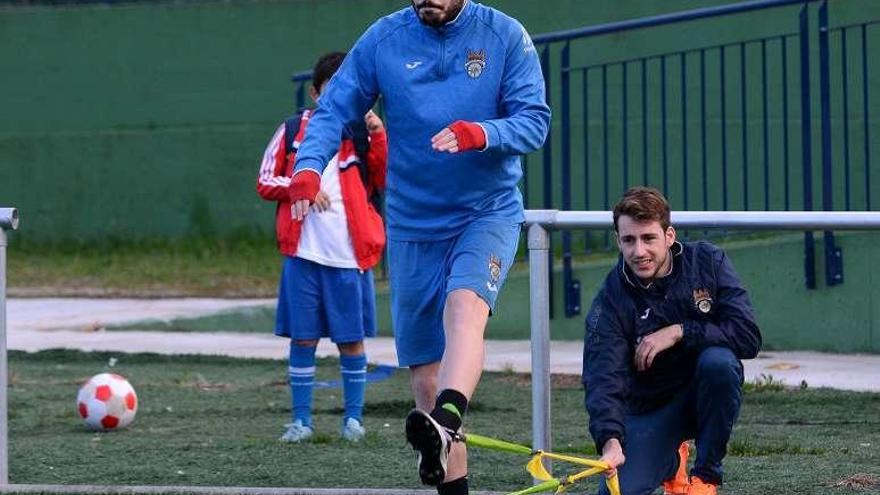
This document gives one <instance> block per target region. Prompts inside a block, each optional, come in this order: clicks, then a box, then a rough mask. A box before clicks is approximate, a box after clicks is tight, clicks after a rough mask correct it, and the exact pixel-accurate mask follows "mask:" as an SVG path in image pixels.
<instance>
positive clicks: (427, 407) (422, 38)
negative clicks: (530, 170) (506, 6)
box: [290, 0, 550, 494]
mask: <svg viewBox="0 0 880 495" xmlns="http://www.w3.org/2000/svg"><path fill="white" fill-rule="evenodd" d="M411 3H412V4H411V6H410V7H407V8H405V9H403V10H400V11H398V12H395V13H393V14H391V15H389V16H387V17H384V18H382V19H379V20H378V21H377V22H376V23H374V24H373V25H372V26H371V27H370V28H369V29H368V30H367V31H366V33H364V34H363V36H361V38H360V39H359V40H358V41H357V43H356V44H355V46H354V47H353V48H352V49H351V51H350V52H349V55H348V56H347V57H346V59H345V61H344V63H343V64H342V67H341V68H340V69H339V71H338V72H337V73H336V75H335V76H334V77H333V79H331V81H330V83H329V84H328V86H327V89H326V90H325V92H324V93H323V95H322V96H321V101H320V104H319V106H318V109H317V111H316V112H315V113H314V115H313V116H312V118H311V122H310V123H309V133H308V135H307V136H306V138H305V141H304V142H303V143H302V145H301V146H300V148H299V153H298V154H297V159H296V166H295V171H294V175H293V181H292V184H291V188H290V189H291V203H292V207H291V212H292V215H293V217H294V218H297V219H300V218H302V217H303V216H304V215H306V214H307V213H308V211H309V206H310V204H311V202H312V201H313V199H314V197H315V195H316V193H317V192H318V190H319V183H320V174H321V170H322V169H323V167H324V164H325V163H327V161H328V159H329V158H330V156H331V155H332V154H333V153H334V152H335V151H336V150H337V149H338V148H339V136H341V135H342V129H343V128H344V127H345V126H346V125H348V124H349V123H352V122H355V121H358V120H361V119H363V115H364V114H365V113H366V112H367V110H369V109H370V108H371V107H372V106H373V104H374V103H375V102H376V99H377V98H378V97H379V96H380V95H381V96H382V98H383V105H384V110H385V118H386V122H387V128H388V148H389V151H388V178H387V188H386V208H385V214H386V224H387V226H388V256H387V258H386V259H387V260H388V263H389V275H390V289H391V311H392V320H393V325H394V332H395V339H396V344H397V355H398V360H399V363H400V365H401V366H407V367H409V368H410V371H411V385H412V390H413V394H414V396H415V402H416V409H414V410H413V411H411V412H410V414H409V415H408V416H407V421H406V434H407V439H408V440H409V442H410V443H411V444H412V445H413V448H414V449H416V450H418V451H419V453H420V456H419V474H420V476H421V479H422V482H424V483H425V484H429V485H438V492H439V493H441V494H463V493H467V477H466V474H467V457H466V451H465V449H464V444H463V443H462V442H458V441H456V440H458V439H459V438H458V435H457V432H458V431H459V429H460V427H461V421H462V415H463V414H464V413H465V410H466V408H467V403H468V400H469V399H470V397H471V396H472V394H473V392H474V389H475V388H476V386H477V382H478V381H479V378H480V374H481V372H482V366H483V348H484V346H483V334H484V331H485V327H486V322H487V318H488V316H489V314H490V313H491V311H492V309H493V308H494V304H495V300H496V298H497V296H498V291H499V290H500V288H501V286H502V284H503V282H504V280H505V277H506V275H507V272H508V270H509V269H510V266H511V263H512V262H513V258H514V254H515V253H516V248H517V242H518V240H519V233H520V226H521V223H522V222H523V220H524V217H523V205H522V196H521V194H520V192H519V190H518V189H517V182H518V181H519V180H520V178H521V177H522V168H521V164H520V159H519V155H522V154H526V153H529V152H532V151H534V150H536V149H538V148H539V147H540V146H541V145H542V144H543V143H544V139H545V138H546V136H547V130H548V127H549V122H550V110H549V108H548V107H547V104H546V102H545V98H544V79H543V76H542V74H541V68H540V63H539V60H538V56H537V54H536V51H535V47H534V45H533V43H532V40H531V38H530V37H529V35H528V33H527V32H526V31H525V29H524V28H523V27H522V25H521V24H520V23H519V22H517V21H516V20H515V19H512V18H511V17H509V16H506V15H504V14H503V13H501V12H499V11H497V10H495V9H492V8H489V7H485V6H483V5H480V4H478V3H476V2H474V1H472V0H412V2H411ZM438 392H439V394H438Z"/></svg>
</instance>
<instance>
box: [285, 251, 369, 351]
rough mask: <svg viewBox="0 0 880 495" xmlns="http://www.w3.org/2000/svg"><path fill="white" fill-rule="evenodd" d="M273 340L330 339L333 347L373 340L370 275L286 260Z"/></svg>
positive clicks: (354, 269) (300, 260)
mask: <svg viewBox="0 0 880 495" xmlns="http://www.w3.org/2000/svg"><path fill="white" fill-rule="evenodd" d="M279 285H280V286H279V288H278V311H277V313H276V314H275V335H279V336H283V337H290V338H292V339H294V340H312V339H320V338H321V337H330V340H332V341H333V342H334V343H336V344H344V343H348V342H358V341H361V340H364V337H374V336H375V335H376V298H375V289H374V287H373V272H372V271H370V270H367V271H365V272H362V271H360V270H358V269H356V268H334V267H330V266H324V265H319V264H318V263H315V262H313V261H309V260H305V259H302V258H294V257H290V256H285V257H284V266H283V267H282V268H281V283H280V284H279Z"/></svg>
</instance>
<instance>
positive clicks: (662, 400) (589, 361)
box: [583, 187, 761, 495]
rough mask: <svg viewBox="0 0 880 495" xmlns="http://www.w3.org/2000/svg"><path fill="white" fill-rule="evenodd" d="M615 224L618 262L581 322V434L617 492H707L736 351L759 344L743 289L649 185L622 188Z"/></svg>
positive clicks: (737, 399)
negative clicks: (674, 221) (692, 453)
mask: <svg viewBox="0 0 880 495" xmlns="http://www.w3.org/2000/svg"><path fill="white" fill-rule="evenodd" d="M614 228H615V230H616V232H617V242H618V247H619V248H620V260H619V261H618V263H617V266H616V267H615V268H613V269H612V270H611V271H610V272H609V274H608V276H607V277H606V278H605V282H604V284H603V285H602V287H601V289H600V290H599V293H598V294H597V295H596V298H595V299H594V300H593V305H592V308H591V309H590V312H589V314H588V315H587V319H586V334H585V337H584V371H583V382H584V387H585V390H586V399H585V403H586V407H587V411H588V413H589V415H590V434H591V435H592V437H593V440H594V441H595V442H596V448H597V450H599V451H600V452H601V453H602V460H604V461H605V462H607V463H608V464H609V465H611V467H612V468H617V473H618V474H619V476H620V486H621V490H622V492H623V493H624V495H636V494H638V495H648V494H651V493H654V490H655V489H656V488H657V487H658V486H660V484H661V483H662V484H663V487H664V493H666V494H690V495H703V494H707V495H708V494H715V493H716V490H717V486H718V485H720V484H721V478H722V470H721V461H722V460H723V459H724V456H725V454H726V453H727V441H728V439H729V438H730V433H731V431H732V429H733V424H734V422H735V421H736V418H737V416H738V414H739V408H740V404H741V402H742V380H743V372H742V363H741V362H740V359H751V358H754V357H755V356H756V355H757V354H758V351H759V350H760V347H761V333H760V330H759V329H758V325H757V324H756V323H755V316H754V313H753V311H752V305H751V302H750V301H749V297H748V294H747V293H746V290H745V288H743V286H742V283H741V282H740V280H739V277H738V276H737V274H736V272H735V271H734V269H733V265H732V264H731V262H730V260H729V259H728V257H727V255H726V254H725V253H724V251H722V250H721V249H720V248H718V247H716V246H714V245H712V244H709V243H707V242H695V243H687V242H685V243H681V242H677V241H676V237H675V229H674V228H673V227H672V226H671V225H670V214H669V205H668V203H667V202H666V199H665V198H664V197H663V195H662V194H661V193H660V192H659V191H657V190H656V189H653V188H646V187H634V188H631V189H630V190H628V191H627V192H626V193H625V194H624V195H623V197H622V198H621V199H620V201H619V202H618V203H617V205H616V206H615V207H614ZM690 438H694V439H695V444H696V451H697V454H696V460H695V462H694V467H693V469H691V472H690V474H691V476H690V478H688V476H687V473H686V471H685V468H686V464H687V454H688V447H687V444H686V443H683V442H685V441H686V440H688V439H690ZM600 493H608V491H607V489H606V488H605V487H604V484H603V487H602V491H600Z"/></svg>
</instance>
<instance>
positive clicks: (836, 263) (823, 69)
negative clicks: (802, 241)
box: [819, 2, 847, 287]
mask: <svg viewBox="0 0 880 495" xmlns="http://www.w3.org/2000/svg"><path fill="white" fill-rule="evenodd" d="M830 58H831V54H830V53H829V49H828V2H822V5H821V6H820V7H819V96H820V100H821V103H822V105H821V110H822V113H821V118H822V209H823V210H825V211H831V210H833V209H834V196H833V194H834V191H833V189H832V182H833V175H832V171H831V167H832V165H831V63H830ZM846 118H847V116H846V115H844V116H843V119H844V120H846ZM823 240H824V246H825V284H826V285H828V286H829V287H831V286H834V285H839V284H842V283H843V251H842V250H841V249H840V247H839V246H837V245H836V244H835V242H834V232H832V231H830V230H826V231H825V232H824V235H823Z"/></svg>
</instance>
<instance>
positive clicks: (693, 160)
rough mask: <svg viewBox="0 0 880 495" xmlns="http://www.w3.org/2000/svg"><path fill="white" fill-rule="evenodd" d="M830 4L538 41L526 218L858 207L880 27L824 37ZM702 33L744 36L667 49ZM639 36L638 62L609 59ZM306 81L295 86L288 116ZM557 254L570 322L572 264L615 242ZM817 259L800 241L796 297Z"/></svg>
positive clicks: (706, 14)
mask: <svg viewBox="0 0 880 495" xmlns="http://www.w3.org/2000/svg"><path fill="white" fill-rule="evenodd" d="M835 3H836V2H835V0H830V1H829V0H753V1H747V2H742V3H736V4H730V5H724V6H719V7H710V8H701V9H694V10H689V11H685V12H679V13H673V14H664V15H659V16H651V17H644V18H640V19H634V20H627V21H623V22H614V23H607V24H602V25H597V26H589V27H584V28H580V29H573V30H567V31H559V32H555V33H549V34H544V35H539V36H535V37H534V39H533V40H534V42H535V45H536V46H537V47H538V49H539V50H540V52H539V54H540V59H541V65H542V68H543V70H544V74H545V81H546V88H547V101H548V103H549V104H550V105H551V107H552V108H553V112H554V122H553V126H552V127H551V131H550V136H548V140H547V144H546V145H545V146H544V148H543V149H542V150H540V151H538V152H536V153H533V154H532V155H530V156H528V157H525V158H524V160H523V169H524V178H523V182H522V188H523V194H524V198H525V200H526V204H527V207H528V208H543V209H553V208H557V209H562V210H607V209H609V208H610V207H611V202H612V201H613V200H614V198H616V197H617V195H618V194H620V193H621V192H622V191H623V190H624V189H625V188H626V187H628V186H631V185H635V184H650V185H654V186H656V187H658V188H660V189H661V190H663V191H664V192H665V193H666V194H667V196H668V197H669V198H670V200H671V202H672V204H673V208H674V209H680V210H694V209H702V210H791V209H802V210H805V211H810V210H813V209H814V208H816V207H817V205H814V195H816V194H821V209H823V210H833V209H845V210H860V209H864V210H870V209H871V207H872V201H871V199H872V198H871V189H872V187H871V180H872V178H873V179H874V180H875V181H876V177H877V176H878V174H880V171H877V170H872V167H874V168H876V167H877V164H876V163H872V162H871V151H872V147H871V141H872V137H874V136H876V133H877V129H876V127H877V125H874V126H872V123H871V120H870V115H876V114H877V111H876V110H875V112H871V107H872V104H873V106H874V107H875V109H877V105H878V103H880V102H878V101H876V100H872V97H874V98H876V96H874V93H876V92H877V91H876V89H875V88H872V85H871V79H870V75H871V74H870V72H871V70H872V64H871V60H872V58H871V57H870V56H869V55H868V52H869V49H870V45H871V40H872V39H875V38H872V35H876V34H878V32H880V28H876V25H877V24H878V23H880V20H871V19H864V20H861V19H860V20H859V22H857V23H851V24H844V25H839V26H835V27H830V23H829V7H833V6H834V4H835ZM771 16H772V17H771ZM768 18H772V21H771V22H767V21H766V20H765V19H768ZM713 19H714V20H713ZM719 20H721V21H719ZM713 22H727V23H750V29H746V30H741V29H737V30H736V33H734V34H731V33H726V34H725V33H716V32H715V31H704V32H703V36H697V37H692V36H688V37H684V36H677V34H678V33H680V32H689V31H685V30H691V29H698V27H699V26H702V25H705V24H706V23H709V24H711V23H713ZM752 25H759V26H760V27H761V29H762V31H761V30H759V29H757V28H755V29H751V28H752ZM663 26H666V27H665V28H664V27H663ZM669 26H675V27H677V28H678V31H677V32H676V33H674V34H675V35H672V36H670V34H669V32H667V31H663V29H669ZM694 26H696V27H694ZM875 28H876V29H875ZM742 31H744V32H746V33H748V34H747V35H746V36H742V35H740V34H739V33H740V32H742ZM758 31H761V32H758ZM609 35H613V36H609ZM652 36H653V38H652ZM640 37H645V38H644V39H646V40H649V41H648V42H646V43H643V44H642V45H643V48H642V49H641V51H643V52H644V53H639V51H640V50H639V49H633V48H621V47H622V46H623V45H624V43H627V42H631V41H632V40H633V39H635V40H637V41H638V39H640ZM657 40H662V41H663V42H662V43H654V42H655V41H657ZM676 41H678V42H679V44H680V45H681V46H678V47H676V46H669V45H674V44H675V42H676ZM663 45H666V46H663ZM627 46H629V45H627ZM654 46H660V48H658V49H656V50H655V51H653V52H652V51H651V50H653V49H654ZM597 47H610V48H611V49H610V50H603V49H597ZM606 53H610V55H607V56H605V54H606ZM875 77H876V76H875ZM308 78H309V74H308V73H300V74H298V75H296V76H295V77H294V80H295V81H296V82H298V83H299V84H300V87H299V90H298V94H299V96H298V101H297V105H298V106H301V105H302V103H303V96H304V85H305V81H307V80H308ZM874 84H875V85H876V84H877V83H876V82H875V83H874ZM872 90H873V91H872ZM857 106H860V107H861V109H862V110H861V111H860V112H859V111H858V110H856V107H857ZM872 133H873V134H872ZM875 142H876V141H875ZM816 153H818V154H816ZM814 154H816V155H815V156H817V157H820V160H819V161H818V162H816V163H814V161H813V156H814ZM816 187H819V189H818V190H816ZM817 198H818V196H817ZM556 236H558V237H559V238H557V237H556ZM558 241H561V242H559V243H558V244H557V242H558ZM823 241H824V253H825V263H824V265H825V268H826V273H825V275H826V276H825V284H826V285H828V286H831V285H835V284H838V283H841V282H842V281H843V274H842V263H841V259H842V257H841V252H840V250H839V248H837V247H836V245H835V241H834V235H833V233H831V232H826V233H824V235H823ZM553 243H554V244H555V245H558V246H559V251H561V253H562V257H561V258H562V268H563V280H562V282H563V285H564V287H563V296H564V297H563V299H564V301H565V314H566V316H572V315H575V314H578V313H579V312H580V309H581V308H580V306H579V305H580V284H579V282H578V281H577V280H575V279H574V277H573V269H572V264H573V260H574V255H575V253H577V252H578V251H579V250H582V251H590V250H592V249H596V248H608V247H609V246H610V243H611V238H610V235H609V233H608V232H606V233H604V234H597V233H595V232H594V233H590V232H586V231H585V232H572V231H565V232H560V233H556V234H554V241H553ZM815 256H816V250H815V245H814V240H813V233H812V232H806V233H805V243H804V281H805V284H806V286H807V287H808V288H815V287H816V284H817V282H816V276H815V265H816V259H815ZM550 265H551V266H550V268H552V265H553V261H552V260H551V261H550ZM551 282H552V277H551ZM552 290H553V287H552V283H551V291H552ZM551 297H552V296H551Z"/></svg>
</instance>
